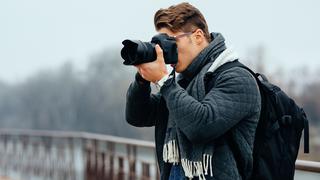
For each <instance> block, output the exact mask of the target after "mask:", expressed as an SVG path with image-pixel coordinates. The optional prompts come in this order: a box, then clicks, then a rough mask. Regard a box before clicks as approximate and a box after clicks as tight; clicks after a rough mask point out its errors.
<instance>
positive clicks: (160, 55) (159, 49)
mask: <svg viewBox="0 0 320 180" xmlns="http://www.w3.org/2000/svg"><path fill="white" fill-rule="evenodd" d="M155 48H156V52H157V59H164V58H163V51H162V49H161V47H160V46H159V44H156V46H155Z"/></svg>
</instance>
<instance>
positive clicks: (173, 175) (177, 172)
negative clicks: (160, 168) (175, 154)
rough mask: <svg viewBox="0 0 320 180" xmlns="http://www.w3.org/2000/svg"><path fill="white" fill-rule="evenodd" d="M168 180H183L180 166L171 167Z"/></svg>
mask: <svg viewBox="0 0 320 180" xmlns="http://www.w3.org/2000/svg"><path fill="white" fill-rule="evenodd" d="M169 180H185V177H184V173H183V169H182V167H181V165H179V164H177V165H172V167H171V170H170V176H169Z"/></svg>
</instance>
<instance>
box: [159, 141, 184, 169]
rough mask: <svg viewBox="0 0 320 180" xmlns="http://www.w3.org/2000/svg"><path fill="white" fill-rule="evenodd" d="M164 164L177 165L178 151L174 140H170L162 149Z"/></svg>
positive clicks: (178, 159)
mask: <svg viewBox="0 0 320 180" xmlns="http://www.w3.org/2000/svg"><path fill="white" fill-rule="evenodd" d="M163 160H164V162H168V163H173V164H179V161H180V157H179V149H178V145H177V142H176V140H171V141H169V142H168V143H167V144H165V145H164V147H163Z"/></svg>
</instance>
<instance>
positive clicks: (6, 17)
mask: <svg viewBox="0 0 320 180" xmlns="http://www.w3.org/2000/svg"><path fill="white" fill-rule="evenodd" d="M179 2H183V1H176V0H174V1H173V0H170V1H169V0H134V1H131V0H127V1H125V0H116V1H108V0H52V1H49V0H1V1H0V80H3V81H8V82H19V81H22V80H23V79H25V78H26V77H27V76H29V75H31V74H32V73H34V72H36V71H38V70H40V69H50V68H53V69H54V68H56V67H59V66H60V65H61V64H63V63H64V62H65V61H67V60H69V61H72V62H73V63H74V64H75V65H76V66H77V67H79V68H81V67H85V65H86V64H87V61H88V57H90V55H93V54H95V53H97V52H100V51H102V50H104V49H107V48H110V47H114V46H118V47H120V46H121V41H122V40H123V39H126V38H131V39H141V40H143V41H149V40H150V39H151V37H152V36H153V35H154V34H155V33H156V32H155V30H154V27H153V15H154V13H155V11H156V10H158V9H159V8H166V7H168V6H170V5H173V4H177V3H179ZM188 2H190V3H191V4H193V5H195V6H196V7H197V8H198V9H199V10H200V11H201V12H202V13H203V14H204V16H205V17H206V19H207V22H208V24H209V31H215V32H221V33H222V34H223V35H224V36H225V38H226V39H227V43H228V44H229V45H230V46H233V47H234V49H236V50H237V51H238V52H239V54H240V55H241V56H244V55H247V54H248V53H250V51H249V49H250V48H253V47H256V46H258V45H263V46H265V47H266V50H267V57H268V60H270V61H268V62H267V63H268V64H270V66H276V65H282V66H283V67H284V68H294V67H298V66H308V67H312V68H315V67H320V57H319V55H318V53H320V51H319V50H320V48H319V47H320V45H319V43H320V6H319V5H320V1H319V0H265V1H257V0H241V1H239V0H233V1H231V0H194V1H188ZM117 53H119V52H117Z"/></svg>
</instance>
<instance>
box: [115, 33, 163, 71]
mask: <svg viewBox="0 0 320 180" xmlns="http://www.w3.org/2000/svg"><path fill="white" fill-rule="evenodd" d="M122 44H123V45H124V47H123V48H122V50H121V57H122V58H123V59H124V60H125V61H124V62H123V64H125V65H138V64H142V63H146V62H151V61H154V60H156V58H157V55H156V51H155V48H154V47H155V44H153V43H149V42H142V41H139V40H129V39H127V40H124V41H123V42H122Z"/></svg>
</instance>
